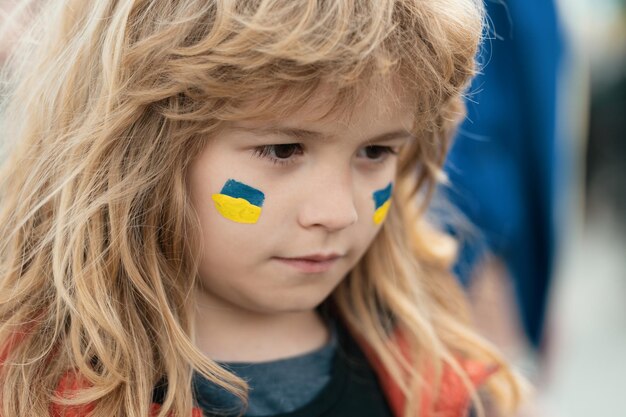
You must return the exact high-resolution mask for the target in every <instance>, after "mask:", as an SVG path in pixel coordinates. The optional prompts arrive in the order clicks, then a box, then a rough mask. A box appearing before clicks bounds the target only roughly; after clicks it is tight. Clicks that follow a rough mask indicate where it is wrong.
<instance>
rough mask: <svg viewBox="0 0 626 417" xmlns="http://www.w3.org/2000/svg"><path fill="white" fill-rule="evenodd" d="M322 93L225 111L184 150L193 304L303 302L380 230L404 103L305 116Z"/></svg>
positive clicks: (284, 305)
mask: <svg viewBox="0 0 626 417" xmlns="http://www.w3.org/2000/svg"><path fill="white" fill-rule="evenodd" d="M323 97H324V93H323V91H322V92H320V93H319V94H318V97H317V98H316V99H315V100H312V102H311V103H308V104H307V105H306V106H305V107H304V108H302V109H301V110H300V111H298V112H297V113H295V114H293V115H291V116H289V117H287V118H284V119H281V120H264V121H246V122H237V123H233V126H232V128H227V129H226V130H225V131H224V132H222V133H220V134H219V135H218V136H217V137H216V138H215V139H213V140H212V141H211V142H210V143H209V144H208V145H207V146H206V148H205V149H204V150H203V151H202V152H201V153H200V154H199V155H198V156H197V158H196V159H195V160H194V161H193V162H192V165H191V167H190V169H189V172H188V178H187V180H188V184H189V187H190V193H191V199H192V204H193V206H194V208H195V210H196V211H197V213H198V215H199V218H200V223H201V231H200V232H201V235H202V239H203V241H204V245H205V251H204V253H203V254H202V259H201V264H200V283H201V290H200V292H199V295H200V296H201V300H202V303H203V304H205V305H206V304H207V303H209V304H210V305H212V306H221V307H224V306H228V307H231V308H238V309H245V310H247V311H251V312H258V313H261V312H264V313H276V312H288V311H291V312H293V311H302V310H310V309H313V308H315V307H316V306H317V305H319V304H320V303H321V302H322V301H323V300H324V299H325V298H326V297H327V296H328V295H329V294H330V293H331V291H332V290H333V289H334V288H335V287H336V286H337V284H339V283H340V282H341V280H342V279H343V278H344V277H345V275H346V274H347V273H348V272H349V271H350V270H351V269H352V268H353V267H354V266H355V264H356V263H357V261H358V260H359V259H360V258H361V257H362V256H363V254H364V253H365V251H366V250H367V248H368V247H369V245H370V244H371V243H372V240H373V239H374V237H375V236H376V234H377V232H378V231H379V229H380V227H381V225H382V223H381V220H382V219H384V214H385V209H386V207H382V206H381V205H383V204H382V203H384V202H385V201H387V196H388V194H389V193H388V192H389V188H390V187H389V185H390V184H393V183H394V180H395V172H396V166H397V156H396V155H395V153H396V152H397V151H399V150H400V149H401V148H402V147H403V146H404V145H405V144H407V143H408V142H409V141H410V140H412V139H411V135H410V134H409V130H410V128H411V125H412V114H411V113H410V112H409V111H408V110H407V108H406V107H401V106H400V105H399V104H398V103H396V102H395V101H394V97H391V96H390V97H384V96H383V97H380V96H378V97H369V98H367V99H364V100H363V101H362V102H359V103H358V105H357V106H356V107H355V108H354V111H353V113H352V114H351V116H349V117H342V118H338V117H327V118H324V119H322V120H316V117H317V118H319V117H318V116H319V115H320V114H323V112H324V111H325V110H326V108H320V106H319V105H316V103H319V102H320V100H322V99H323ZM388 205H389V204H387V206H388ZM377 207H378V210H377ZM382 221H384V220H382ZM302 258H308V260H304V259H302Z"/></svg>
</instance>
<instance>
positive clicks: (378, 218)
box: [374, 199, 391, 224]
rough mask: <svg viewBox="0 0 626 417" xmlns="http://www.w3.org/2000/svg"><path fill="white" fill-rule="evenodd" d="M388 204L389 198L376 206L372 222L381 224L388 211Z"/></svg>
mask: <svg viewBox="0 0 626 417" xmlns="http://www.w3.org/2000/svg"><path fill="white" fill-rule="evenodd" d="M389 206H391V199H389V200H387V201H385V203H384V204H383V205H382V206H380V207H378V209H376V211H375V212H374V223H376V224H381V223H382V222H383V221H384V220H385V217H387V213H388V212H389Z"/></svg>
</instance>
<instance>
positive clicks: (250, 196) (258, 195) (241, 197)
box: [212, 180, 265, 224]
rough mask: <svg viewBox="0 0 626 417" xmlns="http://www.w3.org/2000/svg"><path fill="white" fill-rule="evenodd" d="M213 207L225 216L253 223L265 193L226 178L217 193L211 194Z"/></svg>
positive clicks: (240, 221)
mask: <svg viewBox="0 0 626 417" xmlns="http://www.w3.org/2000/svg"><path fill="white" fill-rule="evenodd" d="M212 197H213V201H214V202H215V208H216V209H217V211H219V212H220V214H221V215H222V216H224V217H225V218H227V219H229V220H232V221H234V222H237V223H249V224H253V223H256V222H257V221H258V220H259V216H260V215H261V207H262V206H263V201H265V194H263V193H262V192H261V191H260V190H257V189H256V188H253V187H250V186H249V185H246V184H244V183H241V182H239V181H235V180H228V181H226V184H224V187H222V191H221V192H220V193H219V194H213V196H212Z"/></svg>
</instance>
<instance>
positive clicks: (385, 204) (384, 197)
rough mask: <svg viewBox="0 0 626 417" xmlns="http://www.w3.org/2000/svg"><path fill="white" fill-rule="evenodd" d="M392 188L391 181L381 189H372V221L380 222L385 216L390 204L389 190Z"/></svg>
mask: <svg viewBox="0 0 626 417" xmlns="http://www.w3.org/2000/svg"><path fill="white" fill-rule="evenodd" d="M392 188H393V183H391V182H390V183H389V185H387V186H386V187H385V188H383V189H382V190H378V191H374V196H373V197H374V208H375V210H376V211H374V223H376V224H381V223H382V222H383V221H384V220H385V217H387V212H388V211H389V206H390V205H391V190H392Z"/></svg>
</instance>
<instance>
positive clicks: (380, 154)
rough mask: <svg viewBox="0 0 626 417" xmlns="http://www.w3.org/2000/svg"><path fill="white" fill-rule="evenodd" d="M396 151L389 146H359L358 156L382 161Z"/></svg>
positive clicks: (395, 153) (396, 152)
mask: <svg viewBox="0 0 626 417" xmlns="http://www.w3.org/2000/svg"><path fill="white" fill-rule="evenodd" d="M397 154H398V151H397V150H396V149H394V148H392V147H391V146H380V145H371V146H366V147H364V148H361V150H359V156H360V157H365V158H367V159H369V160H370V161H373V162H383V161H384V160H385V159H387V157H388V156H389V155H397Z"/></svg>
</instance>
